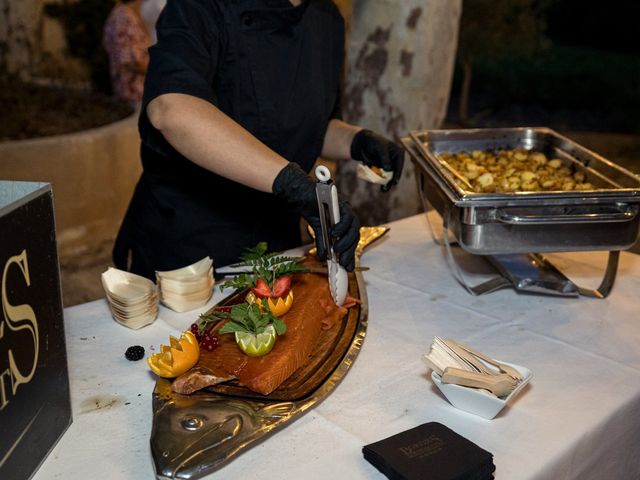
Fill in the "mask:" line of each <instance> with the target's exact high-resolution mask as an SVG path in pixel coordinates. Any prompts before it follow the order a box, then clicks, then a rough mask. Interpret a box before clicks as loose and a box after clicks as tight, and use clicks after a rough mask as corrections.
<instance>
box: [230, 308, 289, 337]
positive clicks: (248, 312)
mask: <svg viewBox="0 0 640 480" xmlns="http://www.w3.org/2000/svg"><path fill="white" fill-rule="evenodd" d="M263 306H264V307H265V308H264V311H263V310H261V309H260V306H259V305H258V304H257V303H241V304H239V305H234V306H233V307H232V308H231V312H230V313H223V315H226V316H227V318H228V319H229V321H228V322H227V323H225V324H224V325H223V326H222V328H221V329H220V330H219V333H220V334H224V333H234V332H247V333H253V334H254V335H258V334H260V333H263V332H264V330H265V329H266V328H267V327H268V326H269V325H270V324H273V328H274V329H275V330H276V333H277V334H278V335H283V334H284V333H285V332H286V331H287V325H286V324H285V323H284V322H283V321H282V320H280V319H279V318H278V317H276V316H275V315H273V314H272V313H271V310H269V307H268V306H267V301H266V300H263ZM220 313H222V312H220Z"/></svg>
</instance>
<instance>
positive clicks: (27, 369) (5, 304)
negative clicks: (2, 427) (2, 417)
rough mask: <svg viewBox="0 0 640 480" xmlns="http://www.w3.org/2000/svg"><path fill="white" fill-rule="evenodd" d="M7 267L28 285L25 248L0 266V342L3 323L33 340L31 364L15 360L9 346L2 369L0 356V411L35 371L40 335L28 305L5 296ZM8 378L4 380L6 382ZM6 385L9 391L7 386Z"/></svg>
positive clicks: (3, 330) (33, 313)
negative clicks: (12, 300) (0, 273)
mask: <svg viewBox="0 0 640 480" xmlns="http://www.w3.org/2000/svg"><path fill="white" fill-rule="evenodd" d="M11 268H18V269H19V271H20V273H21V274H22V280H23V281H24V282H25V283H26V285H27V287H29V286H31V275H30V274H29V264H28V262H27V251H26V250H23V251H22V253H20V254H19V255H15V256H13V257H11V258H9V260H7V262H6V263H5V265H4V269H3V272H2V284H1V285H0V287H1V292H0V293H1V296H2V308H1V309H2V317H1V318H0V343H1V342H2V341H3V340H4V341H6V339H5V336H4V334H5V325H6V326H7V328H8V329H9V330H11V331H12V332H20V331H22V333H23V334H24V333H28V334H29V335H30V336H31V340H32V342H33V355H32V357H31V358H32V360H31V365H29V363H28V362H24V361H23V362H22V363H21V364H19V363H20V362H18V361H16V359H15V357H14V354H13V351H12V350H11V348H9V351H8V354H7V360H8V366H7V367H6V368H5V365H6V363H5V361H4V359H0V369H2V368H4V370H2V371H0V410H2V409H4V408H5V407H6V406H7V405H8V404H9V394H11V395H12V396H15V395H16V392H17V391H18V387H20V385H23V384H26V383H29V382H30V381H31V379H32V378H33V375H34V374H35V372H36V366H37V365H38V352H39V342H40V338H39V335H38V320H37V318H36V314H35V312H34V311H33V308H31V306H30V305H28V304H21V305H13V304H12V303H11V299H10V298H9V295H8V292H9V291H10V289H9V285H8V283H9V282H8V279H7V274H8V273H9V270H10V269H11ZM7 380H8V381H7ZM9 385H10V387H11V388H10V391H9V390H8V389H7V387H8V386H9Z"/></svg>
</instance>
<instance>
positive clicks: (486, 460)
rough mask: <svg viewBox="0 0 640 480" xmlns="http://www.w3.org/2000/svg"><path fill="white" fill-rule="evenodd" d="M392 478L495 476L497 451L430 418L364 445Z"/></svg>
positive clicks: (372, 459) (459, 479) (469, 479)
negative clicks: (483, 446)
mask: <svg viewBox="0 0 640 480" xmlns="http://www.w3.org/2000/svg"><path fill="white" fill-rule="evenodd" d="M362 453H363V454H364V458H365V459H366V460H367V461H368V462H369V463H371V464H372V465H373V466H375V467H376V468H377V469H378V470H380V471H381V472H382V473H383V474H385V475H386V476H387V477H388V478H390V479H391V480H485V479H492V478H493V472H494V470H495V468H496V467H495V465H494V464H493V455H492V454H491V453H489V452H487V451H486V450H483V449H482V448H480V447H479V446H478V445H476V444H475V443H473V442H471V441H469V440H467V439H466V438H464V437H462V436H460V435H458V434H457V433H456V432H454V431H453V430H451V429H450V428H447V427H445V426H444V425H442V424H441V423H437V422H430V423H425V424H423V425H420V426H418V427H415V428H412V429H410V430H406V431H404V432H401V433H398V434H397V435H393V436H391V437H389V438H385V439H384V440H380V441H379V442H375V443H372V444H370V445H366V446H364V447H363V449H362Z"/></svg>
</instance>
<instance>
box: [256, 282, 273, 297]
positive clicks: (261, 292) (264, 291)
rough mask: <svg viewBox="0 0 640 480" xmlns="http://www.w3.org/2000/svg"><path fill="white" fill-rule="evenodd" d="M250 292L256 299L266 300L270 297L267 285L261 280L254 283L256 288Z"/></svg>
mask: <svg viewBox="0 0 640 480" xmlns="http://www.w3.org/2000/svg"><path fill="white" fill-rule="evenodd" d="M251 291H252V292H253V294H254V295H255V296H256V297H258V298H268V297H271V296H272V294H271V289H270V288H269V285H268V284H267V282H265V281H264V280H263V279H261V278H259V279H258V280H257V281H256V286H255V287H254V288H252V289H251Z"/></svg>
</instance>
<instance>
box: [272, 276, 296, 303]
mask: <svg viewBox="0 0 640 480" xmlns="http://www.w3.org/2000/svg"><path fill="white" fill-rule="evenodd" d="M289 290H291V276H290V275H284V276H282V277H280V278H278V279H277V280H276V281H275V283H274V284H273V293H272V294H271V297H272V298H278V297H283V298H284V297H286V296H287V295H288V294H289Z"/></svg>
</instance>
